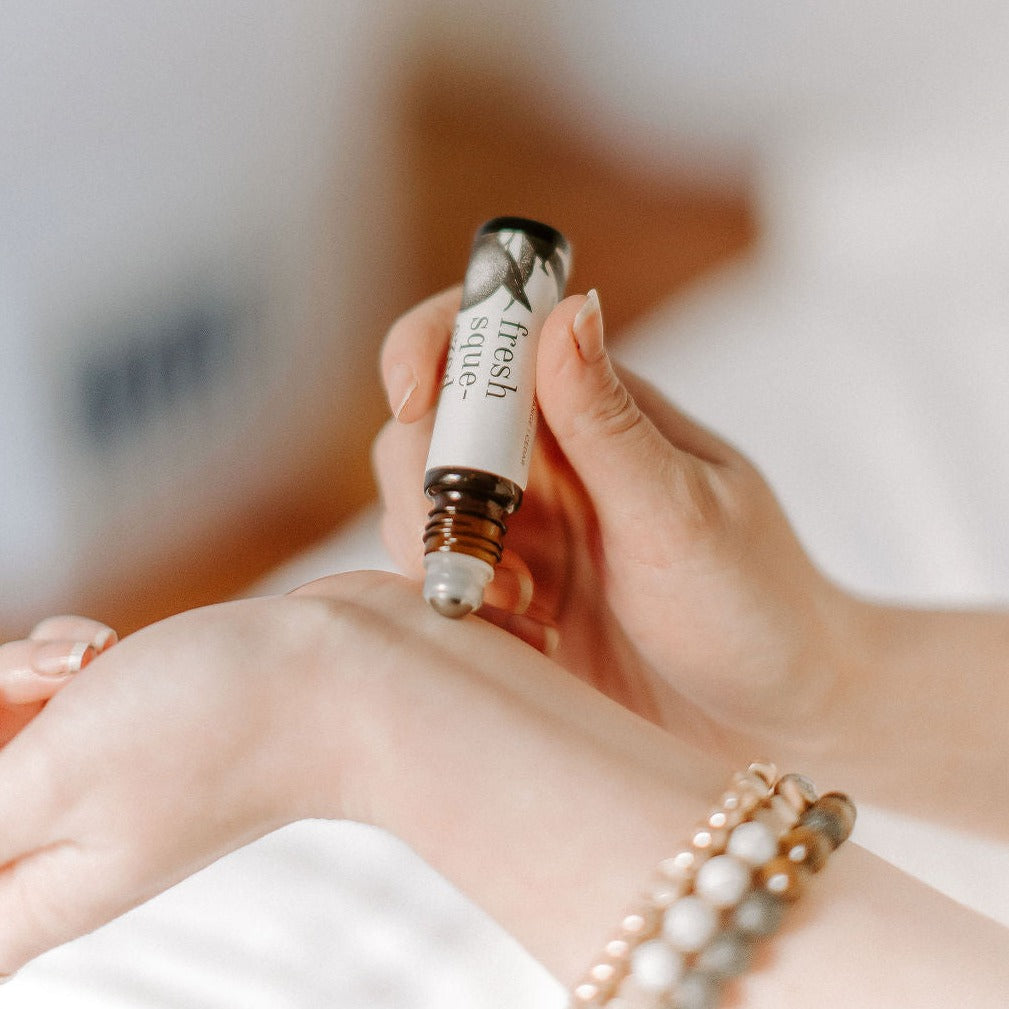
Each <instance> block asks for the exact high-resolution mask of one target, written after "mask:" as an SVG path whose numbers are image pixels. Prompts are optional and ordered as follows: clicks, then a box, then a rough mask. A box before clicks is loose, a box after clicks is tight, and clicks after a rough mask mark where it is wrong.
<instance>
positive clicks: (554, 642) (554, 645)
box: [543, 626, 561, 658]
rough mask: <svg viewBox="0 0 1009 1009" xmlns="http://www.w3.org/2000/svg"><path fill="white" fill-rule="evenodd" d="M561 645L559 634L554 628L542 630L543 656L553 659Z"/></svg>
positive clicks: (548, 627)
mask: <svg viewBox="0 0 1009 1009" xmlns="http://www.w3.org/2000/svg"><path fill="white" fill-rule="evenodd" d="M560 645H561V632H560V631H559V630H557V628H556V627H550V626H547V627H544V628H543V654H544V655H546V656H547V657H548V658H553V657H554V656H555V655H556V654H557V649H558V648H560Z"/></svg>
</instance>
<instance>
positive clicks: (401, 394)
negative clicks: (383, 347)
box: [388, 362, 418, 420]
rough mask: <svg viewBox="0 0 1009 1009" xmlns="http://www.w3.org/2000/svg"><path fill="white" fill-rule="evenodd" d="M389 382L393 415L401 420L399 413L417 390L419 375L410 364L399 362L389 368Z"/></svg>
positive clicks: (390, 404) (390, 405)
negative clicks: (415, 373)
mask: <svg viewBox="0 0 1009 1009" xmlns="http://www.w3.org/2000/svg"><path fill="white" fill-rule="evenodd" d="M388 382H389V407H390V408H391V410H392V415H393V416H394V417H395V418H396V419H397V420H399V415H400V414H401V413H402V412H403V411H404V410H405V409H406V404H407V403H409V402H410V397H411V396H413V394H414V393H415V392H416V391H417V385H418V383H417V376H416V375H414V373H413V369H412V368H411V367H410V366H409V365H406V364H403V363H402V362H399V363H398V364H394V365H393V366H392V367H391V368H390V369H389V379H388Z"/></svg>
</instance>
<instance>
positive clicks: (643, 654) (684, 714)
mask: <svg viewBox="0 0 1009 1009" xmlns="http://www.w3.org/2000/svg"><path fill="white" fill-rule="evenodd" d="M457 299H458V292H454V291H450V292H446V293H445V294H443V295H440V296H438V297H437V298H434V299H431V300H430V301H428V302H425V303H424V304H423V305H421V306H419V307H418V308H417V309H415V310H414V311H413V312H412V313H410V314H408V315H407V316H405V317H404V318H403V319H401V320H400V321H399V322H398V323H397V324H396V326H395V327H393V329H392V331H391V333H390V335H389V338H388V341H387V343H386V347H385V351H384V357H383V369H384V374H385V375H386V381H387V385H388V388H389V395H390V402H392V404H393V407H394V410H395V412H396V413H397V418H398V419H397V420H396V421H393V422H391V423H390V424H389V425H388V426H387V428H386V429H385V431H384V432H383V434H382V436H381V438H380V440H379V443H378V446H377V449H376V465H377V471H378V476H379V480H380V483H381V485H382V490H383V499H384V501H385V503H386V516H385V522H384V528H385V532H386V539H387V541H388V544H389V547H390V549H391V551H392V553H393V555H394V557H395V558H396V560H397V561H398V562H399V563H400V564H402V565H403V566H404V568H405V569H406V570H407V571H409V572H411V573H413V574H417V572H418V565H419V559H420V537H419V534H418V529H419V528H421V527H422V525H423V516H424V514H425V507H426V506H425V502H424V500H423V497H422V495H421V494H420V486H421V482H422V473H421V469H422V464H423V456H424V445H425V440H426V438H427V437H428V436H429V433H430V424H431V412H432V408H433V405H434V402H435V396H436V391H437V381H438V370H439V365H440V361H441V358H442V357H443V355H444V348H445V341H446V338H447V332H448V328H449V326H450V320H451V318H452V315H453V313H454V308H455V304H456V302H457ZM537 390H538V399H539V404H540V409H541V411H542V415H543V420H544V421H545V424H544V425H542V426H541V432H540V435H539V448H538V452H537V458H536V459H535V460H534V464H533V470H532V475H531V480H530V489H529V491H528V492H527V494H526V497H525V501H524V503H523V507H522V509H521V511H520V512H519V513H518V514H517V515H516V516H514V517H513V519H512V520H511V522H510V530H509V534H508V538H507V540H506V543H507V547H508V550H507V551H506V557H505V561H504V564H503V570H502V569H501V568H499V569H498V576H497V577H496V578H495V582H494V583H492V586H491V589H490V590H489V592H488V596H487V600H488V602H489V603H491V604H492V605H494V606H496V607H499V608H500V609H502V610H504V611H506V615H501V614H495V613H493V611H490V610H486V611H485V613H486V614H487V615H489V616H490V617H491V618H492V619H495V620H496V621H497V622H499V623H503V624H504V625H505V626H508V627H509V628H510V629H512V630H515V631H517V632H518V633H519V634H520V635H522V636H523V637H526V638H527V639H529V640H533V641H535V640H537V637H538V638H539V639H540V640H541V641H542V642H543V643H549V642H550V641H551V640H552V639H553V638H554V635H555V633H559V649H558V651H557V657H558V658H559V659H560V660H561V661H563V662H564V663H565V664H566V665H568V666H569V668H571V669H572V670H574V671H576V672H577V673H578V674H579V675H581V676H583V677H585V678H586V679H589V680H591V681H592V682H593V683H595V684H597V685H599V686H602V687H603V689H605V690H607V691H608V692H609V693H610V694H612V695H613V696H615V697H617V698H618V699H620V700H621V701H623V702H624V703H626V704H628V705H629V706H631V707H632V708H634V709H636V710H638V711H640V712H642V713H644V714H646V715H647V716H648V717H650V718H652V719H653V720H655V721H657V722H659V723H660V724H663V725H666V726H669V727H675V728H677V729H679V730H681V731H684V732H685V733H686V734H687V735H689V736H691V737H692V738H695V739H696V738H698V737H699V736H702V735H706V734H711V735H712V739H713V740H714V741H715V742H717V743H718V744H719V746H720V748H721V749H723V750H725V749H727V750H730V751H733V755H735V751H736V750H737V748H742V747H743V746H744V744H745V746H746V747H747V748H748V749H749V752H752V748H753V746H754V745H756V746H757V748H758V749H759V748H760V746H761V745H763V744H766V742H767V740H768V738H769V737H770V736H771V735H772V734H777V733H780V732H782V731H792V732H794V731H796V730H797V728H798V727H800V726H801V725H802V724H803V723H804V722H806V721H808V720H809V719H811V718H816V717H817V716H818V714H819V712H818V705H819V704H820V703H821V700H822V698H823V697H824V695H825V694H826V693H827V692H829V689H830V682H831V678H832V677H833V676H834V675H836V673H837V671H838V669H839V663H837V662H835V661H834V658H835V652H837V651H839V650H840V648H841V646H842V642H843V640H844V637H845V634H846V632H847V629H848V628H847V622H848V620H849V619H853V609H854V606H853V604H852V602H851V601H850V600H849V599H848V598H847V597H846V596H844V595H843V594H842V593H841V592H840V591H839V590H838V589H837V588H835V587H834V586H833V585H832V584H831V583H830V582H829V581H828V580H827V579H826V578H824V577H823V576H822V575H821V574H820V573H819V572H818V571H817V570H816V569H815V568H814V567H813V565H812V564H811V563H810V561H809V559H808V558H807V557H806V555H805V553H804V552H803V550H802V548H801V547H800V546H799V544H798V543H797V541H796V539H795V537H794V535H793V533H792V531H791V529H790V527H789V525H788V522H787V521H786V519H785V517H784V514H783V513H782V511H781V509H780V508H779V506H778V504H777V502H776V500H775V498H774V496H773V494H772V493H771V491H770V490H769V488H768V487H767V485H766V483H765V482H764V481H763V480H762V478H761V477H760V475H759V474H758V473H757V472H756V470H755V469H754V468H753V466H751V465H750V464H749V462H748V461H747V460H746V459H744V458H743V457H742V456H741V455H740V454H739V453H738V452H737V451H735V450H734V449H733V448H732V447H730V446H729V445H727V444H726V443H725V442H724V441H722V440H721V439H719V438H717V437H716V436H715V435H713V434H711V433H710V432H708V431H706V430H704V429H703V428H701V427H700V426H699V425H697V424H696V423H694V422H693V421H691V420H690V419H688V418H687V417H685V416H684V415H683V414H682V413H680V412H679V411H677V410H676V409H675V408H674V407H672V406H671V405H670V404H668V403H666V402H665V401H664V400H663V399H662V398H661V397H660V396H659V395H658V394H657V393H656V392H655V391H654V390H653V389H651V388H650V387H648V386H647V385H646V384H645V383H643V382H641V381H640V380H638V379H636V378H634V377H633V376H630V375H622V374H621V373H619V372H618V371H617V370H616V369H615V368H614V366H613V365H612V363H611V361H610V359H609V356H608V355H607V353H606V351H605V349H604V347H603V331H602V316H601V313H600V310H599V303H598V300H597V298H596V296H595V295H594V294H592V295H590V296H589V297H587V298H586V297H584V296H575V297H571V298H568V299H567V300H565V301H564V302H563V303H562V304H561V305H559V306H558V308H557V309H555V310H554V312H553V313H552V314H551V315H550V317H549V318H548V319H547V322H546V324H545V326H544V329H543V333H542V336H541V342H540V352H539V359H538V370H537ZM532 587H534V591H532V593H531V602H530V601H529V596H530V588H532ZM527 603H528V608H525V610H524V612H522V613H519V612H518V611H521V610H523V608H524V607H525V606H526V604H527Z"/></svg>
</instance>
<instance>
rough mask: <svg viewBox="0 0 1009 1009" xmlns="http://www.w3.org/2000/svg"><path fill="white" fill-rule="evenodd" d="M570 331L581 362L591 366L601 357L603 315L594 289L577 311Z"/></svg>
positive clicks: (602, 351) (602, 352)
mask: <svg viewBox="0 0 1009 1009" xmlns="http://www.w3.org/2000/svg"><path fill="white" fill-rule="evenodd" d="M571 331H572V333H573V334H574V338H575V345H576V346H577V347H578V354H579V356H580V357H581V359H582V360H583V361H585V362H587V363H589V364H592V363H593V362H594V361H598V360H599V358H601V357H602V356H603V354H604V353H605V351H604V350H603V313H602V309H601V308H600V307H599V294H598V292H597V291H596V289H595V288H594V287H593V288H592V290H591V291H589V293H588V295H587V296H586V298H585V304H584V305H582V307H581V308H579V309H578V314H577V315H576V316H575V320H574V322H573V323H572V324H571Z"/></svg>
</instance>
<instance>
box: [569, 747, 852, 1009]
mask: <svg viewBox="0 0 1009 1009" xmlns="http://www.w3.org/2000/svg"><path fill="white" fill-rule="evenodd" d="M854 825H855V806H854V804H853V803H852V801H851V800H850V799H849V798H848V797H847V796H846V795H843V794H842V793H840V792H828V793H827V794H825V795H823V796H819V797H818V796H817V793H816V789H815V787H814V786H813V784H812V782H810V780H809V779H808V778H806V777H804V776H803V775H801V774H786V775H783V776H779V775H778V770H777V768H776V767H775V766H774V765H773V764H767V763H753V764H750V766H749V767H748V768H747V769H746V771H743V772H741V773H738V774H736V775H734V776H733V778H732V782H731V784H730V786H729V788H728V790H727V791H726V792H725V793H724V794H723V795H722V798H721V800H720V802H719V805H718V806H717V807H716V808H715V809H714V810H712V812H711V813H710V814H709V815H708V817H707V819H706V820H705V821H704V822H703V823H701V824H700V825H699V826H698V827H697V828H695V830H694V832H693V834H692V835H691V837H690V841H689V843H688V844H686V845H685V846H684V847H683V848H682V849H681V850H680V851H679V852H677V853H676V854H674V855H673V856H671V857H670V858H667V859H665V860H663V861H662V862H661V863H659V866H658V867H657V869H656V871H655V874H654V876H653V878H652V880H651V882H650V884H649V885H648V887H647V889H646V891H645V893H644V895H643V897H642V900H641V902H640V904H639V905H638V907H637V908H636V909H635V910H634V911H633V912H632V913H630V914H628V915H627V916H625V918H624V920H623V922H622V923H621V927H620V932H619V934H618V935H617V936H616V937H615V938H614V939H612V940H611V941H610V942H608V943H607V944H606V947H605V949H604V950H603V953H602V955H601V956H600V957H599V958H598V960H597V961H596V963H595V965H594V966H593V967H592V968H591V970H590V971H589V972H588V974H587V975H586V977H585V979H584V980H583V981H582V982H581V983H580V984H578V985H576V986H575V988H574V990H573V992H572V995H571V1001H570V1006H571V1009H590V1007H591V1009H602V1007H606V1009H715V1007H716V1006H717V1005H718V1004H719V1002H720V1001H721V997H722V991H723V989H724V987H725V985H726V984H727V983H728V982H729V981H730V980H731V979H732V978H734V977H738V976H739V975H740V974H743V973H744V972H745V971H746V970H748V969H749V966H750V964H751V962H752V959H753V952H754V949H755V947H756V945H757V943H759V942H760V941H761V940H762V939H765V938H767V937H768V936H770V935H773V934H774V933H775V932H776V931H777V930H778V928H779V927H780V925H781V921H782V918H783V913H784V909H785V906H786V904H788V903H789V902H791V901H794V900H796V899H797V898H798V897H799V895H800V894H801V892H802V890H803V888H804V887H805V884H806V881H807V879H808V877H809V876H810V875H811V874H812V873H815V872H819V871H820V869H822V868H823V866H824V864H825V863H826V861H827V858H828V856H829V855H830V854H831V852H833V851H834V850H835V849H836V848H837V847H838V846H839V845H840V844H842V843H843V842H844V841H845V840H846V839H847V838H848V836H849V835H850V834H851V831H852V828H853V827H854Z"/></svg>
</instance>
